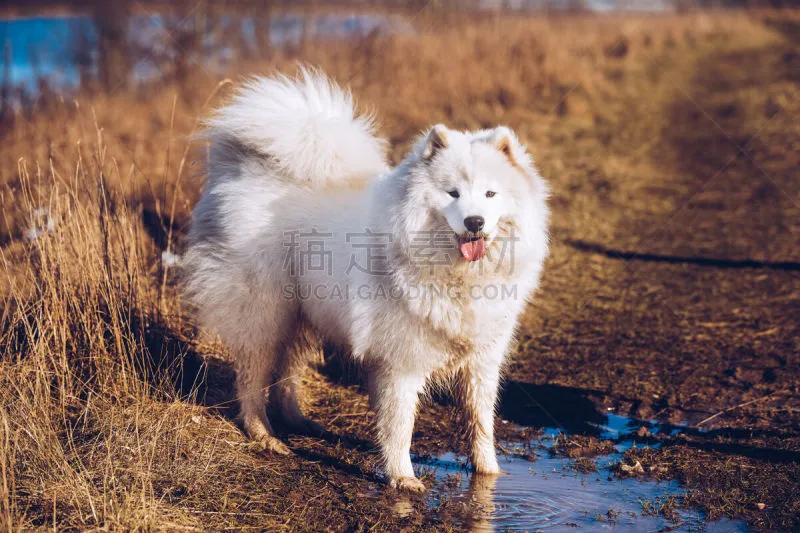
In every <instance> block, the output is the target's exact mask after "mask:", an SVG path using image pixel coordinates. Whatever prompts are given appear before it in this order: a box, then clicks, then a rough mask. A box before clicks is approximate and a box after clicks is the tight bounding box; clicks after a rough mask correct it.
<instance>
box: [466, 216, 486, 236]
mask: <svg viewBox="0 0 800 533" xmlns="http://www.w3.org/2000/svg"><path fill="white" fill-rule="evenodd" d="M484 222H485V221H484V220H483V217H467V218H465V219H464V225H465V226H466V227H467V229H468V230H469V231H471V232H473V233H478V232H479V231H480V230H482V229H483V223H484Z"/></svg>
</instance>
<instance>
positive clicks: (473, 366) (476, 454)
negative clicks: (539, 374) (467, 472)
mask: <svg viewBox="0 0 800 533" xmlns="http://www.w3.org/2000/svg"><path fill="white" fill-rule="evenodd" d="M503 348H505V347H503ZM494 355H498V357H487V358H477V357H476V358H474V359H472V360H470V361H468V362H467V364H466V365H465V366H464V367H463V368H462V369H461V375H460V379H459V396H460V400H461V402H460V403H461V405H462V406H463V408H464V411H465V412H464V419H465V420H466V425H467V428H466V429H467V435H468V436H469V446H470V452H469V453H470V460H471V461H472V466H473V467H474V468H475V472H477V473H479V474H499V473H500V467H499V465H498V464H497V457H496V455H495V450H494V415H495V407H496V404H497V389H498V387H499V385H500V367H501V364H502V353H500V354H494Z"/></svg>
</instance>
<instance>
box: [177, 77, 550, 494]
mask: <svg viewBox="0 0 800 533" xmlns="http://www.w3.org/2000/svg"><path fill="white" fill-rule="evenodd" d="M208 125H209V128H208V131H207V135H208V136H207V139H208V140H209V141H210V161H209V166H208V169H207V170H208V183H207V187H206V189H205V192H204V193H203V196H202V198H201V200H200V202H199V203H198V205H197V207H196V208H195V211H194V214H193V219H192V227H191V231H190V233H189V247H188V250H187V253H186V256H185V263H184V264H185V267H186V293H187V295H188V297H189V299H190V301H191V302H192V303H193V304H194V306H195V307H196V309H197V314H198V317H199V320H200V322H201V324H202V325H205V326H207V327H209V328H213V329H214V330H215V331H216V332H217V333H218V334H219V335H220V336H221V338H222V340H223V341H224V342H225V343H226V345H227V346H228V347H229V348H230V349H231V351H232V352H233V354H234V356H235V365H236V370H237V380H236V386H237V394H238V398H239V401H240V404H241V420H242V424H243V427H244V430H245V431H246V432H247V434H248V435H249V436H250V437H251V438H252V439H256V440H259V441H261V442H262V443H263V444H264V445H265V447H266V448H268V449H270V450H272V451H275V452H278V453H289V450H288V448H287V447H286V446H285V445H284V444H283V443H282V442H281V441H279V440H278V439H277V438H276V437H275V436H274V435H273V432H272V428H271V426H270V423H269V420H268V419H267V414H266V409H265V408H266V398H265V391H266V390H267V389H269V390H270V401H271V402H273V408H274V409H275V410H276V411H277V412H278V413H279V414H280V416H281V417H282V418H283V419H284V420H285V422H286V423H287V424H289V425H290V426H291V427H294V428H295V429H297V430H300V431H316V430H319V426H317V425H316V424H314V423H313V422H310V421H309V420H307V419H306V418H305V417H304V416H303V414H302V412H301V411H300V408H299V406H298V383H299V377H300V374H301V372H302V371H303V369H304V367H305V366H306V364H307V360H308V354H309V353H313V350H309V349H308V348H309V346H310V345H313V344H314V343H315V342H318V341H317V339H324V340H326V341H328V342H332V343H336V344H338V345H339V346H342V347H344V348H345V349H347V350H348V351H349V352H350V353H352V354H353V357H354V358H355V359H356V360H358V361H360V362H362V363H363V365H364V368H366V369H367V374H368V383H369V386H368V388H369V391H370V401H371V405H372V407H373V409H374V410H375V413H376V429H377V431H376V433H377V442H378V444H379V446H380V451H381V454H382V460H383V467H384V469H385V475H386V476H387V478H388V481H389V482H390V483H391V485H392V486H395V487H399V488H404V489H409V490H414V491H422V490H424V486H423V484H422V483H421V482H420V481H419V480H418V479H417V478H416V477H415V475H414V470H413V468H412V464H411V458H410V455H409V450H410V446H411V435H412V432H413V426H414V417H415V414H416V410H417V404H418V400H419V396H420V394H421V393H423V392H424V389H425V388H426V385H430V384H431V383H437V384H445V385H447V386H450V387H452V390H453V391H454V394H455V396H456V398H457V400H459V401H460V402H461V405H462V407H463V409H464V413H465V419H466V420H467V426H468V427H467V428H466V429H467V431H468V435H469V438H470V458H471V460H472V463H473V465H474V468H475V471H476V472H478V473H481V474H497V473H499V471H500V470H499V467H498V464H497V459H496V457H495V448H494V436H493V435H494V429H493V424H494V415H495V404H496V401H497V394H498V385H499V383H500V378H501V371H502V367H503V362H504V359H505V357H506V353H507V351H508V349H509V344H510V343H511V341H512V338H513V336H514V330H515V327H516V323H517V318H518V316H519V315H520V313H521V312H522V311H523V309H524V307H525V304H526V300H527V299H528V298H529V297H530V295H531V293H532V292H533V291H534V289H535V288H536V286H537V284H538V280H539V275H540V273H541V270H542V263H543V261H544V259H545V256H546V254H547V245H548V236H547V221H548V209H547V205H546V200H547V196H548V188H547V185H546V184H545V182H544V181H543V180H542V178H541V177H540V176H539V174H538V173H537V171H536V169H535V168H534V166H533V163H532V161H531V158H530V156H529V155H528V154H527V153H526V151H525V147H524V146H521V145H520V143H519V141H518V140H517V138H516V136H515V135H514V134H513V133H512V132H511V130H509V129H508V128H505V127H498V128H496V129H493V130H481V131H475V132H459V131H454V130H450V129H447V128H445V127H444V126H441V125H439V126H434V127H433V128H432V129H431V130H430V131H429V132H427V134H425V135H423V136H422V137H421V138H420V139H419V141H418V142H417V143H416V145H415V146H414V148H413V150H412V151H411V152H410V153H409V154H408V155H407V157H406V158H405V160H404V161H403V162H402V163H401V164H400V165H399V166H398V167H397V168H395V169H393V170H390V169H389V168H388V167H387V165H386V160H385V155H384V145H385V143H384V141H382V140H380V139H378V138H376V137H375V134H374V128H373V124H372V120H371V119H370V118H367V117H364V116H358V115H357V114H356V111H355V110H354V105H353V101H352V98H351V96H350V94H349V93H347V92H344V91H342V90H341V89H339V88H338V87H337V86H336V85H335V84H333V83H332V82H330V81H329V80H328V79H327V78H325V77H324V76H323V75H322V74H319V73H316V72H311V71H307V70H305V71H303V72H302V73H301V75H300V77H299V78H297V79H289V78H286V77H276V78H259V79H254V80H252V81H250V82H249V83H247V84H246V85H245V86H244V87H243V88H242V89H240V90H239V92H238V93H237V94H236V95H235V97H234V99H233V101H232V102H231V103H230V104H229V105H228V106H226V107H223V108H221V109H219V110H218V111H217V113H216V114H215V115H214V116H213V118H211V119H210V120H209V122H208Z"/></svg>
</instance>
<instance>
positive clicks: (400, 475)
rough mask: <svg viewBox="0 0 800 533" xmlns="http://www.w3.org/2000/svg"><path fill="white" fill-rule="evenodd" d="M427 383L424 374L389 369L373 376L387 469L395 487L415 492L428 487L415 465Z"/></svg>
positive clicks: (376, 420) (372, 393) (374, 404)
mask: <svg viewBox="0 0 800 533" xmlns="http://www.w3.org/2000/svg"><path fill="white" fill-rule="evenodd" d="M424 387H425V377H424V376H415V375H397V374H396V373H395V372H393V371H391V370H386V369H382V370H379V371H377V372H375V373H374V374H373V375H372V376H371V380H370V389H371V390H370V396H371V403H372V405H373V406H374V408H375V412H376V419H375V426H376V429H377V433H378V435H377V437H378V444H379V445H380V449H381V455H382V459H383V467H384V471H385V473H386V476H387V477H388V480H389V483H390V484H391V485H392V486H393V487H396V488H399V489H407V490H411V491H414V492H423V491H424V490H425V485H423V484H422V482H421V481H420V480H419V479H417V478H416V476H415V475H414V468H413V467H412V466H411V435H412V433H413V432H414V418H415V416H416V414H417V403H418V401H419V394H420V393H421V392H422V389H423V388H424Z"/></svg>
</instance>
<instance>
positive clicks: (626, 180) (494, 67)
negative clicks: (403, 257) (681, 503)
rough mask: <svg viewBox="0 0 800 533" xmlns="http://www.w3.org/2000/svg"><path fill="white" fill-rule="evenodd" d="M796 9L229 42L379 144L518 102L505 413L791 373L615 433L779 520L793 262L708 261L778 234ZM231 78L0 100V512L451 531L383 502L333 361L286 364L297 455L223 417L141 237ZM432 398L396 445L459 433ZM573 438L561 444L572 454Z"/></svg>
mask: <svg viewBox="0 0 800 533" xmlns="http://www.w3.org/2000/svg"><path fill="white" fill-rule="evenodd" d="M775 21H778V22H775ZM798 24H800V18H798V17H797V15H796V14H789V13H781V14H780V18H778V16H777V15H775V14H771V13H752V14H747V13H730V14H721V13H718V14H714V15H707V14H703V13H699V14H693V15H687V16H680V17H678V16H674V17H673V16H664V17H655V18H652V17H633V16H631V17H608V18H601V19H598V18H592V17H581V16H574V17H563V18H553V19H538V18H530V19H528V18H515V19H513V20H512V19H507V18H502V17H498V18H491V19H489V20H483V21H456V22H455V23H453V22H452V21H451V22H450V23H449V25H448V26H447V27H438V26H437V25H436V24H435V23H434V22H431V21H427V20H425V21H419V28H418V29H419V35H413V36H412V35H396V36H393V37H389V38H378V37H374V38H373V37H370V38H367V39H364V40H360V41H358V42H335V43H314V42H308V43H304V44H303V45H302V46H300V47H298V48H297V49H293V50H283V51H274V52H272V53H271V54H270V55H269V57H265V58H263V59H260V60H255V59H254V60H253V62H252V64H245V65H241V69H242V73H253V72H272V71H274V70H280V71H284V72H292V71H294V70H295V68H296V63H295V61H296V60H297V59H301V60H303V61H306V62H309V63H311V64H314V65H319V66H321V67H322V68H323V69H325V70H326V71H327V72H328V73H329V74H331V75H332V76H333V77H334V78H336V79H338V80H339V81H341V82H342V83H346V84H349V85H350V86H351V87H352V89H353V92H354V94H355V95H356V96H357V98H358V100H359V101H360V103H361V104H362V105H364V106H366V107H370V108H374V109H375V110H376V112H377V114H378V116H379V118H380V122H381V124H382V132H383V133H384V134H385V135H386V136H387V137H388V138H389V139H390V140H391V143H392V158H393V160H394V161H397V160H398V158H399V157H400V154H402V152H403V150H404V148H405V146H406V143H407V142H408V141H409V140H410V139H411V138H412V137H413V136H414V135H416V134H417V133H418V132H419V131H420V130H421V129H422V128H424V127H426V126H428V125H430V124H432V123H436V122H444V123H448V124H449V125H451V126H452V127H456V128H475V127H481V126H488V125H493V124H497V123H503V124H508V125H509V126H511V127H513V128H515V129H516V130H517V131H518V133H519V134H520V136H521V138H522V139H523V140H524V141H525V142H526V143H527V144H528V146H529V147H530V149H531V151H532V153H533V154H534V156H535V157H536V159H537V161H538V163H539V164H540V166H541V168H542V171H543V174H544V175H545V176H546V177H547V178H548V179H549V180H550V182H551V184H552V186H553V190H554V194H553V201H552V205H553V210H554V219H553V241H554V247H553V256H552V258H551V260H550V261H549V263H548V265H547V270H546V274H545V283H544V287H543V289H542V291H541V292H540V295H539V300H538V301H537V303H536V304H535V305H533V306H532V307H531V309H530V312H529V313H528V315H527V316H526V318H525V320H524V323H523V328H522V331H521V342H520V346H519V348H518V350H517V352H516V353H515V354H514V363H513V365H512V367H511V369H510V371H511V372H510V376H509V384H508V386H507V387H508V395H509V397H511V395H513V394H514V391H515V390H516V388H519V390H523V391H524V392H525V397H532V398H535V399H536V404H530V405H528V404H523V403H519V404H517V405H509V404H507V403H505V404H504V406H503V412H502V413H501V416H503V418H507V419H509V420H511V421H512V422H516V423H522V424H526V425H531V426H536V425H540V426H541V425H549V426H552V425H558V426H563V427H565V428H568V429H571V428H574V429H577V430H581V429H584V428H586V427H588V426H586V422H587V421H588V422H592V421H594V420H596V417H601V416H602V415H601V414H600V412H605V410H604V409H602V408H605V407H614V408H616V409H618V410H621V411H627V410H630V411H632V412H633V414H634V415H636V416H639V417H642V418H643V419H646V418H651V417H659V418H662V419H666V420H670V421H672V422H679V421H687V420H688V421H690V422H691V421H693V420H694V421H697V420H698V419H703V418H706V417H708V415H711V414H713V413H717V412H719V411H722V410H724V409H727V408H729V407H732V406H736V405H739V404H745V403H746V402H748V401H749V400H751V399H754V398H758V397H761V396H763V395H765V394H768V393H771V392H774V391H778V390H781V391H786V394H783V395H776V398H779V399H781V401H780V402H768V401H764V402H759V403H753V404H748V405H747V406H746V407H743V408H742V409H737V410H734V411H730V412H728V413H727V414H725V415H722V416H720V417H719V418H718V419H716V420H715V423H716V422H719V423H721V424H722V425H728V426H729V427H731V428H734V429H736V430H737V431H738V430H741V433H735V434H730V435H727V436H725V435H721V436H718V437H709V436H708V435H705V436H704V435H701V434H699V433H698V435H696V436H694V437H692V439H690V440H688V441H687V440H683V441H676V442H674V443H672V444H669V443H667V444H665V445H664V446H663V447H662V448H661V450H659V451H658V452H648V454H647V455H643V456H641V457H640V456H638V455H636V456H634V454H629V455H631V457H630V458H631V459H632V460H633V459H634V458H635V460H638V461H640V462H641V464H642V465H643V467H644V468H643V470H645V471H648V467H649V466H651V465H653V464H658V465H660V466H659V468H658V469H657V470H654V472H659V474H658V475H659V476H662V477H678V479H680V480H681V481H683V482H684V483H685V484H686V485H687V486H689V487H697V488H698V490H697V491H696V492H694V493H692V494H693V496H692V497H690V498H689V499H688V501H689V502H690V503H692V504H696V505H700V506H702V508H703V509H705V510H706V511H707V512H708V513H709V516H711V517H716V516H719V515H723V514H724V515H729V516H743V517H745V518H747V519H748V521H749V522H750V523H751V524H753V525H756V526H760V527H771V528H792V527H796V526H797V521H796V520H797V516H798V514H797V512H798V505H800V504H798V499H797V498H798V496H797V490H796V489H797V487H798V485H800V483H799V482H798V480H799V478H798V476H800V471H798V459H797V452H798V449H799V448H800V439H798V434H799V433H798V431H799V430H798V421H799V420H800V418H799V417H798V412H800V411H798V406H797V404H796V398H797V397H798V396H797V395H798V392H800V391H798V375H799V372H798V370H799V369H798V365H799V363H798V360H797V355H796V354H797V353H800V346H798V344H797V342H798V341H797V339H798V338H800V331H798V323H797V319H796V317H797V309H798V305H800V281H799V280H798V277H797V273H796V271H795V270H792V269H790V268H778V269H774V270H767V269H763V268H760V269H759V268H738V267H736V266H735V263H731V264H732V265H734V266H729V267H726V264H727V263H725V261H729V262H731V261H734V262H735V261H736V260H740V259H757V260H759V261H761V262H762V263H764V264H773V263H774V264H783V265H791V264H796V263H797V262H798V256H797V250H798V247H797V243H798V240H797V235H798V231H799V230H800V227H798V220H800V217H798V215H800V213H799V212H798V191H797V181H796V169H797V168H798V167H800V160H798V154H800V150H798V147H799V146H800V130H798V123H797V120H796V117H797V116H798V111H800V90H798V86H797V83H798V81H799V80H798V77H797V72H798V68H797V66H798V62H797V58H798V57H800V52H798V27H799V26H798ZM228 88H229V84H228V83H227V82H225V81H223V82H220V80H219V79H218V78H216V77H215V76H212V75H210V74H208V73H206V72H203V71H202V70H197V71H195V72H192V73H190V74H189V76H188V77H187V79H186V80H185V81H183V82H181V83H180V84H167V85H164V86H155V87H149V88H142V89H138V90H135V91H134V90H128V89H126V88H121V89H118V90H116V91H113V92H111V93H93V94H84V95H81V96H79V97H78V98H77V100H75V101H72V100H68V101H48V102H40V103H39V104H37V107H36V108H35V109H33V110H31V111H27V112H25V113H20V114H17V115H15V116H13V117H11V118H7V119H6V121H5V122H4V123H3V125H2V149H1V150H0V203H1V204H2V213H0V215H1V216H0V245H1V246H2V248H0V261H2V264H3V267H2V275H0V296H1V297H2V310H0V324H2V327H1V329H0V351H1V352H2V358H0V473H1V475H2V479H1V481H0V521H1V522H2V523H1V524H0V526H2V528H3V529H4V530H8V531H14V530H24V529H29V528H33V527H41V528H45V527H53V528H56V529H62V530H66V529H74V530H79V529H81V530H82V529H90V528H106V529H168V530H178V529H224V528H226V527H237V528H238V527H255V528H259V529H293V530H311V531H319V530H323V529H332V530H345V529H348V530H360V529H364V528H366V527H367V526H369V527H374V528H377V529H381V528H383V529H395V528H400V527H405V528H407V529H410V530H413V529H431V528H438V529H441V530H451V529H457V528H458V524H459V522H458V520H459V518H458V517H457V516H451V515H441V516H440V515H437V513H436V511H435V509H433V510H432V509H431V507H430V506H428V505H427V504H426V503H425V501H424V500H421V499H412V500H410V501H409V503H408V505H410V506H411V508H412V509H413V510H414V512H410V513H408V512H405V513H400V514H398V513H396V512H395V511H394V510H393V503H392V502H393V500H392V495H391V494H390V493H387V492H385V491H382V490H380V489H379V485H378V483H377V480H376V479H375V478H374V476H373V475H372V473H371V471H370V469H369V466H370V464H371V461H372V460H373V459H374V456H373V454H372V451H371V445H370V443H369V441H368V438H369V414H368V412H367V406H366V401H365V399H364V396H363V394H361V393H360V392H359V390H358V385H357V384H354V383H353V382H352V381H350V380H349V379H348V378H347V376H346V374H347V372H331V371H330V368H323V372H324V374H325V377H324V378H323V379H322V380H320V379H315V380H314V381H313V384H310V399H309V412H310V414H311V415H312V416H313V417H315V418H316V419H318V420H320V421H321V422H323V424H325V426H326V427H327V428H328V429H329V430H331V432H332V435H330V436H329V437H328V438H327V439H308V438H292V439H291V441H290V442H291V443H292V446H293V447H294V449H295V451H296V453H297V456H296V457H293V458H288V459H282V458H275V457H265V456H261V455H259V454H258V453H256V452H255V451H253V450H252V449H251V448H250V447H249V445H248V444H247V442H246V441H245V440H244V439H243V437H242V436H241V434H240V433H239V431H238V429H237V428H236V427H235V424H234V423H233V422H232V414H235V401H234V398H233V397H232V393H231V389H230V376H231V370H230V367H229V365H228V363H227V362H226V359H225V354H224V351H223V349H222V348H221V347H220V346H219V345H217V344H216V343H215V342H214V341H213V339H207V338H205V337H203V336H201V335H199V334H198V332H196V331H195V330H194V329H193V327H192V325H191V322H190V321H189V320H188V317H187V316H186V313H185V312H184V310H183V309H182V308H181V304H180V300H179V298H178V296H177V293H176V286H175V267H171V266H169V264H168V262H165V261H163V260H162V258H163V257H164V253H165V252H170V253H180V250H181V239H182V237H183V234H184V232H185V229H186V224H187V220H188V217H189V213H190V211H191V207H192V204H193V202H194V200H195V199H196V198H197V193H198V190H199V187H200V182H199V180H198V173H199V168H200V166H199V165H198V161H199V160H201V159H202V157H203V150H202V147H199V149H198V150H197V151H196V152H192V151H191V148H190V139H189V137H190V135H191V134H192V132H193V131H195V130H196V128H197V124H198V122H197V121H198V118H199V117H202V116H203V115H204V114H206V113H207V111H208V109H209V108H210V106H212V105H215V104H217V103H218V102H219V101H220V99H221V98H223V97H224V94H225V93H226V92H227V90H228ZM731 140H732V141H733V142H734V144H731V143H730V142H729V141H731ZM736 146H739V147H742V148H743V149H738V148H736ZM765 175H766V176H768V177H765ZM710 180H716V181H710ZM579 243H588V244H590V245H592V246H594V248H591V250H594V251H593V252H592V251H589V252H587V251H586V247H585V246H584V247H583V248H581V246H580V244H579ZM598 246H599V248H598ZM604 247H605V248H604ZM603 250H609V253H607V254H604V253H602V252H603ZM618 252H635V253H641V254H648V255H646V256H644V257H640V258H639V259H637V257H636V256H632V259H630V260H620V258H619V256H618ZM615 253H617V255H616V256H615ZM166 257H169V256H166ZM670 257H683V258H684V260H683V261H678V262H677V263H675V262H672V261H670V260H669V258H670ZM698 257H713V258H715V259H719V260H720V261H721V263H720V264H719V265H718V266H716V267H714V266H712V267H710V268H709V267H706V266H702V265H700V266H698V265H697V264H693V263H692V260H693V259H696V258H698ZM315 377H316V378H320V376H315ZM546 387H550V388H546ZM545 390H546V391H547V393H546V394H542V392H543V391H545ZM549 400H555V402H554V404H555V405H553V406H550V404H548V403H547V402H548V401H549ZM558 404H561V406H562V408H563V409H564V411H563V412H562V411H559V410H558V408H559V405H558ZM537 405H539V406H541V405H545V406H547V407H548V409H547V416H545V415H544V414H542V413H541V412H540V411H538V408H537ZM601 409H602V411H601ZM431 413H435V416H432V415H431ZM448 413H449V409H448V408H446V407H442V406H438V405H432V406H429V407H426V410H425V414H424V415H423V416H422V418H421V421H420V424H419V428H418V432H419V435H418V441H417V443H416V444H415V446H417V451H420V452H427V451H429V450H436V449H441V448H443V447H445V446H456V447H457V446H458V445H459V441H458V440H457V439H452V438H451V433H452V427H451V426H452V423H451V422H452V416H451V415H450V414H448ZM571 416H574V417H575V418H574V419H572V418H570V417H571ZM548 417H549V418H548ZM593 417H594V418H593ZM550 418H552V420H550ZM748 432H749V433H748ZM715 435H718V434H715ZM576 439H578V440H576ZM576 439H570V440H569V442H566V443H565V444H566V447H565V453H566V454H567V455H569V456H570V457H576V458H579V457H582V456H585V455H586V454H584V453H582V452H580V451H575V450H577V449H580V448H582V445H581V444H580V443H581V442H583V441H581V440H580V439H581V438H580V437H576ZM715 439H716V440H715ZM587 442H588V441H587ZM576 443H577V448H576V446H575V445H576ZM692 443H694V444H692ZM653 454H655V455H653ZM651 455H652V457H651ZM630 463H631V464H634V463H633V461H631V462H630ZM663 465H666V466H665V468H666V469H665V470H662V469H661V466H663ZM584 466H587V465H584ZM587 468H588V466H587ZM709 469H711V470H710V471H711V472H713V475H708V472H709ZM745 480H747V482H746V483H745ZM764 502H766V511H765V509H763V508H759V506H758V505H757V504H759V503H764ZM672 506H673V505H672V503H670V505H669V507H670V509H671V508H672ZM662 507H663V506H662ZM657 512H659V513H661V512H664V511H662V509H661V508H659V510H658V511H657Z"/></svg>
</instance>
